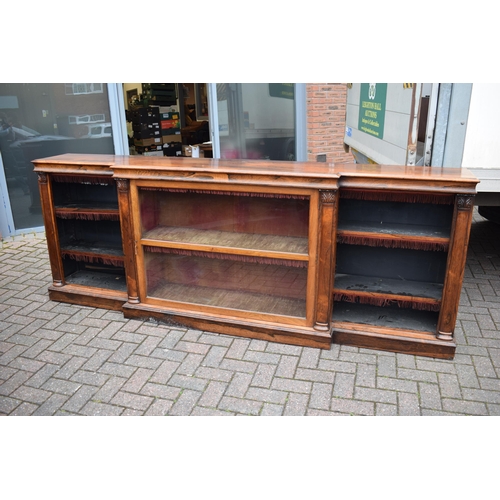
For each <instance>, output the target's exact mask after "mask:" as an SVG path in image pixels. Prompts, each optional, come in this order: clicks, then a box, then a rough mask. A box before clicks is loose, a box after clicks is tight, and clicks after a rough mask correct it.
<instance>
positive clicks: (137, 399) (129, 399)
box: [110, 388, 154, 411]
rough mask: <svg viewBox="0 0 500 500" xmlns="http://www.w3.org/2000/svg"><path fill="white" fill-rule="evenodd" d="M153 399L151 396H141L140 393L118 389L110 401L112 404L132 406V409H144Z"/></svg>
mask: <svg viewBox="0 0 500 500" xmlns="http://www.w3.org/2000/svg"><path fill="white" fill-rule="evenodd" d="M122 389H123V388H122ZM153 399H154V398H153V397H151V396H142V395H140V394H132V393H129V392H124V391H122V390H120V391H118V392H117V393H116V395H115V396H114V397H113V399H112V400H111V401H110V403H111V404H112V405H117V406H125V407H127V408H132V409H133V410H142V411H146V410H147V409H148V408H149V406H150V405H151V403H152V402H153Z"/></svg>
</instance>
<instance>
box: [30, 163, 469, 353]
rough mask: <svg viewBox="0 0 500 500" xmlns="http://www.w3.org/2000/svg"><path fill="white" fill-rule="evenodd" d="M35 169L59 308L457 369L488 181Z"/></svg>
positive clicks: (230, 170)
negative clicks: (476, 219)
mask: <svg viewBox="0 0 500 500" xmlns="http://www.w3.org/2000/svg"><path fill="white" fill-rule="evenodd" d="M33 163H34V164H35V171H36V172H37V173H38V177H39V186H40V194H41V200H42V206H43V213H44V221H45V227H46V234H47V245H48V250H49V258H50V264H51V268H52V274H53V284H52V285H51V286H50V287H49V294H50V297H51V299H53V300H58V301H64V302H71V303H80V304H84V305H91V306H95V307H105V308H110V309H116V310H122V311H123V313H124V315H125V316H126V317H128V318H156V319H157V320H159V321H162V322H165V323H168V324H172V325H185V326H190V327H193V328H197V329H201V330H207V331H213V332H218V333H225V334H231V335H237V336H246V337H249V338H257V339H264V340H269V341H275V342H282V343H288V344H296V345H303V346H312V347H319V348H325V349H327V348H329V347H330V345H331V343H332V342H337V343H342V344H348V345H353V346H359V347H366V348H373V349H382V350H389V351H395V352H404V353H412V354H417V355H423V356H431V357H438V358H452V357H453V356H454V353H455V349H456V344H455V341H454V334H453V332H454V327H455V322H456V318H457V312H458V305H459V298H460V292H461V286H462V279H463V273H464V269H465V260H466V256H467V246H468V239H469V232H470V225H471V220H472V209H473V202H474V195H475V187H476V184H477V182H478V180H477V179H475V178H474V177H473V176H472V175H471V174H470V173H469V172H467V171H465V170H463V169H451V168H445V169H434V168H425V167H408V166H380V165H357V164H342V165H333V164H324V163H312V162H278V161H251V160H212V159H203V158H201V159H193V158H168V157H165V158H158V157H144V156H106V155H71V154H68V155H61V156H56V157H51V158H45V159H40V160H36V161H34V162H33Z"/></svg>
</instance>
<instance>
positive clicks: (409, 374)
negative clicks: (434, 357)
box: [398, 368, 437, 383]
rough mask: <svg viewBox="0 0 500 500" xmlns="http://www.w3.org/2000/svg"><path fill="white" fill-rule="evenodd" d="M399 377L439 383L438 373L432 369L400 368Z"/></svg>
mask: <svg viewBox="0 0 500 500" xmlns="http://www.w3.org/2000/svg"><path fill="white" fill-rule="evenodd" d="M398 378H399V379H407V380H415V381H416V382H419V381H421V382H431V383H432V382H433V383H437V374H436V373H434V372H431V371H421V370H411V369H407V368H398Z"/></svg>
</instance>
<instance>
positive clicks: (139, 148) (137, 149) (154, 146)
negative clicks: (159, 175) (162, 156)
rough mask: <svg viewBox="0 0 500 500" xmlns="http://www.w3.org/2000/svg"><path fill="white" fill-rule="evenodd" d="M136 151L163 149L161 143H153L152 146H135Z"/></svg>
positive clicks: (146, 151)
mask: <svg viewBox="0 0 500 500" xmlns="http://www.w3.org/2000/svg"><path fill="white" fill-rule="evenodd" d="M135 150H136V152H137V153H140V154H143V153H150V152H152V151H163V144H155V145H153V146H135Z"/></svg>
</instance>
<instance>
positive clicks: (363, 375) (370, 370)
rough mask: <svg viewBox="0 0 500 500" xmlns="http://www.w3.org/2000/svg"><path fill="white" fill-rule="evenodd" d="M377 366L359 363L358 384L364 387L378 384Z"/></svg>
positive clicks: (357, 369)
mask: <svg viewBox="0 0 500 500" xmlns="http://www.w3.org/2000/svg"><path fill="white" fill-rule="evenodd" d="M376 375H377V367H376V365H375V364H367V363H358V364H357V367H356V385H358V386H363V387H372V388H375V387H376V386H377V382H376Z"/></svg>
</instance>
